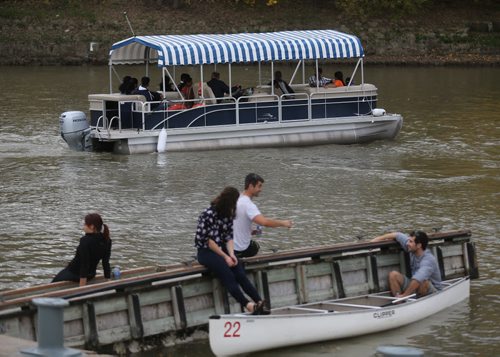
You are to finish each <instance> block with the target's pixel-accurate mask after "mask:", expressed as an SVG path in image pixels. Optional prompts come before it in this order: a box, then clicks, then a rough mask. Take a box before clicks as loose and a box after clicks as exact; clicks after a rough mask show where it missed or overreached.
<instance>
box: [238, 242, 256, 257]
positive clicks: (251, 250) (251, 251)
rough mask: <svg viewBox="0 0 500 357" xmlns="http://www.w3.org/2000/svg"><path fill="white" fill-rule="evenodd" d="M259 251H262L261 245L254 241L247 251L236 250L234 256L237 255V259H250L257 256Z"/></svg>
mask: <svg viewBox="0 0 500 357" xmlns="http://www.w3.org/2000/svg"><path fill="white" fill-rule="evenodd" d="M259 249H260V245H259V243H257V242H256V241H254V240H251V241H250V245H249V246H248V248H247V249H245V250H244V251H242V252H240V251H237V250H235V251H234V254H235V255H236V257H237V258H249V257H253V256H255V255H257V253H258V252H259Z"/></svg>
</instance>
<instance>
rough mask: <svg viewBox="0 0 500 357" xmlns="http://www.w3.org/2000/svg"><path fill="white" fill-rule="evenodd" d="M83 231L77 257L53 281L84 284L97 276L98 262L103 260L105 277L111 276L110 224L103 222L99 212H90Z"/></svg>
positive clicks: (86, 217)
mask: <svg viewBox="0 0 500 357" xmlns="http://www.w3.org/2000/svg"><path fill="white" fill-rule="evenodd" d="M83 231H84V232H85V235H84V236H83V237H82V238H80V244H79V245H78V248H76V254H75V257H74V258H73V260H72V261H71V262H70V263H69V264H68V266H67V267H66V268H64V269H63V270H61V271H60V272H59V273H58V274H57V275H56V277H55V278H54V279H53V280H52V282H53V283H55V282H57V281H74V282H79V283H80V286H84V285H86V284H87V281H88V280H90V279H93V278H94V277H95V275H96V269H97V264H99V262H100V261H101V260H102V267H103V270H104V277H105V278H106V279H109V278H110V274H111V269H110V266H109V258H110V256H111V238H110V237H109V228H108V226H107V225H106V224H104V223H103V222H102V218H101V216H100V215H99V214H97V213H90V214H88V215H86V216H85V220H84V224H83Z"/></svg>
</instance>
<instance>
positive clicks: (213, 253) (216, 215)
mask: <svg viewBox="0 0 500 357" xmlns="http://www.w3.org/2000/svg"><path fill="white" fill-rule="evenodd" d="M239 195H240V193H239V192H238V190H237V189H236V188H234V187H229V186H228V187H226V188H224V190H222V192H221V193H220V194H219V195H218V196H217V197H216V198H215V199H214V200H213V201H212V202H211V203H210V207H208V208H207V209H205V210H204V211H203V212H202V213H201V214H200V216H199V218H198V226H197V228H196V234H195V239H194V242H195V247H196V248H197V249H198V254H197V258H198V262H199V263H200V264H201V265H204V266H205V267H207V268H208V270H209V271H211V272H212V273H214V274H215V276H216V277H217V278H218V279H219V280H220V282H221V283H222V285H223V286H224V287H225V288H226V289H227V291H228V292H229V293H230V294H231V296H233V297H234V298H235V299H236V301H238V302H239V303H240V304H241V306H242V307H245V308H246V309H247V311H249V312H251V313H253V314H263V313H265V312H266V310H267V307H266V306H265V302H264V301H263V300H262V298H261V297H260V295H259V293H258V292H257V289H255V287H254V286H253V285H252V283H251V282H250V280H249V279H248V277H247V275H246V273H245V269H244V268H243V264H242V263H241V262H240V261H239V260H238V258H236V256H235V254H234V245H233V219H234V216H235V213H236V202H237V201H238V197H239ZM241 289H243V291H244V292H245V293H246V295H247V296H248V297H250V298H251V299H252V300H253V301H250V300H248V299H247V298H246V296H245V295H244V294H243V292H242V291H241Z"/></svg>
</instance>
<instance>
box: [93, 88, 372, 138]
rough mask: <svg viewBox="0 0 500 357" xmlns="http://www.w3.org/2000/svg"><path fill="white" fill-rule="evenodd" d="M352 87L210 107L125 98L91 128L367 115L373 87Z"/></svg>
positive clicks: (239, 100) (260, 97)
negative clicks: (125, 121) (223, 120)
mask: <svg viewBox="0 0 500 357" xmlns="http://www.w3.org/2000/svg"><path fill="white" fill-rule="evenodd" d="M355 87H356V88H354V89H352V90H349V89H347V88H328V89H326V90H321V91H318V89H321V88H306V90H305V91H300V92H296V93H293V94H281V95H278V94H276V93H275V94H266V93H262V92H260V93H255V92H254V93H253V94H252V95H247V96H241V97H239V98H234V97H225V98H224V99H223V100H222V101H220V102H219V103H214V104H210V103H212V102H210V100H213V98H204V97H199V98H196V99H190V100H183V99H174V100H168V99H165V100H163V101H155V102H147V101H142V100H137V99H136V98H130V100H129V99H128V98H126V99H125V98H120V100H118V101H117V103H118V105H116V104H115V109H114V112H113V111H103V112H101V114H102V115H100V116H99V118H98V119H97V121H96V123H95V125H94V127H95V128H102V129H105V130H107V131H108V134H109V132H110V131H111V130H112V129H117V130H119V131H120V132H121V131H122V130H123V121H124V118H127V120H129V118H130V123H131V124H129V125H126V126H125V128H130V129H136V130H144V131H146V130H157V129H160V128H162V127H165V128H176V126H175V125H171V124H169V123H172V122H173V121H175V120H176V119H177V118H179V120H184V121H185V120H186V119H187V118H189V120H188V121H186V122H185V123H184V124H182V125H181V126H179V124H177V127H178V128H191V127H207V126H212V125H224V123H223V124H221V123H214V121H213V120H214V119H213V118H215V117H224V116H225V117H226V118H232V119H231V120H229V119H227V120H226V121H225V124H226V125H236V126H239V125H242V124H244V125H247V124H258V123H266V122H267V123H269V122H273V123H284V122H292V121H306V120H313V119H326V118H330V117H333V116H338V117H342V116H353V115H367V114H370V112H371V110H372V109H373V108H374V107H375V106H376V100H377V89H376V87H375V86H373V85H364V86H355ZM124 99H125V100H124ZM108 101H111V100H110V99H109V100H108ZM115 103H116V102H115ZM186 103H193V106H192V107H191V108H186ZM205 103H207V104H205ZM106 105H107V104H106ZM103 107H105V106H104V105H102V107H101V108H103ZM336 108H338V110H337V109H336ZM101 110H103V109H99V112H100V111H101ZM127 113H130V114H127ZM187 113H191V114H187ZM228 113H229V114H228ZM109 114H111V115H113V116H112V117H111V119H108V118H107V116H106V115H109ZM186 114H187V115H188V116H187V117H186ZM214 114H215V116H214ZM189 115H191V116H189ZM181 116H182V119H181ZM120 118H121V119H120ZM134 118H135V119H134ZM94 120H95V119H94ZM231 121H232V122H231Z"/></svg>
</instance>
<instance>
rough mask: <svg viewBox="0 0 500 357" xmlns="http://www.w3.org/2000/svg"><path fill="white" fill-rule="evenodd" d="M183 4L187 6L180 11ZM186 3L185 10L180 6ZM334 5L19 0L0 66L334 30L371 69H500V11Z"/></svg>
mask: <svg viewBox="0 0 500 357" xmlns="http://www.w3.org/2000/svg"><path fill="white" fill-rule="evenodd" d="M179 4H181V5H179ZM182 4H184V5H182ZM333 5H334V1H327V0H325V1H322V2H320V1H314V2H308V1H291V0H280V1H279V3H278V5H276V6H273V7H267V6H265V4H264V2H262V4H261V3H259V2H258V3H257V5H256V6H254V7H251V6H248V5H246V4H245V3H243V2H234V1H228V0H220V1H190V5H188V4H185V3H184V2H181V1H152V0H149V1H128V2H126V3H122V2H116V1H100V2H97V1H89V2H79V1H44V2H39V1H21V2H17V1H16V2H1V3H0V29H1V33H2V35H1V38H0V65H80V64H85V63H91V64H105V63H107V57H108V52H109V48H110V47H111V44H112V43H114V42H117V41H119V40H122V39H124V38H127V37H130V36H131V29H130V28H129V26H128V24H127V21H126V19H125V17H124V15H123V12H124V11H126V12H127V14H128V17H129V19H130V21H131V23H132V27H133V30H134V33H135V34H136V35H143V34H190V33H234V32H265V31H280V30H300V29H318V28H329V29H338V30H340V31H343V32H348V33H353V34H356V35H357V36H358V37H360V39H361V41H362V43H363V46H364V48H365V52H366V55H367V61H366V63H368V64H370V63H372V64H398V65H450V64H451V65H453V64H460V65H461V64H464V65H494V66H498V65H499V64H500V21H498V19H499V18H500V6H499V5H492V4H490V5H487V4H485V3H484V2H481V4H476V3H475V2H469V1H441V2H439V4H437V5H434V6H432V7H428V8H424V9H421V10H420V11H419V12H418V13H415V14H413V15H405V16H404V17H401V18H394V16H393V15H391V14H382V15H377V16H371V17H366V16H365V17H359V16H357V17H356V16H353V15H349V14H345V13H342V12H341V11H338V10H337V9H336V8H335V6H333Z"/></svg>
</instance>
